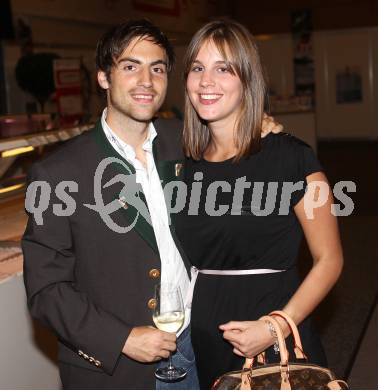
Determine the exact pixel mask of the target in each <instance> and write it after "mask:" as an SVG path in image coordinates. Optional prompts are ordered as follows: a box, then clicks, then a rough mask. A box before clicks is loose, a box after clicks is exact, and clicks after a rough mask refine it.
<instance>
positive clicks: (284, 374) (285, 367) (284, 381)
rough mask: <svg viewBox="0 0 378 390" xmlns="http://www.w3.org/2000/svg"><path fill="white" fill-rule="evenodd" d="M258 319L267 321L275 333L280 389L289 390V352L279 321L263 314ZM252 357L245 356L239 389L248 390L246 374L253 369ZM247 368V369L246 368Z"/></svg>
mask: <svg viewBox="0 0 378 390" xmlns="http://www.w3.org/2000/svg"><path fill="white" fill-rule="evenodd" d="M259 320H260V321H269V322H270V323H271V324H272V325H273V327H274V329H275V330H276V333H277V341H278V346H279V348H280V359H281V363H280V367H281V390H290V389H291V386H290V383H289V354H288V351H287V348H286V343H285V337H284V335H283V333H282V330H281V328H280V325H279V323H278V322H277V320H275V319H274V318H273V317H270V316H263V317H261V318H260V319H259ZM252 364H253V359H250V358H246V359H245V363H244V366H243V370H242V372H241V386H240V390H250V382H249V378H248V376H249V375H250V376H252V371H253V366H252ZM246 369H247V370H246Z"/></svg>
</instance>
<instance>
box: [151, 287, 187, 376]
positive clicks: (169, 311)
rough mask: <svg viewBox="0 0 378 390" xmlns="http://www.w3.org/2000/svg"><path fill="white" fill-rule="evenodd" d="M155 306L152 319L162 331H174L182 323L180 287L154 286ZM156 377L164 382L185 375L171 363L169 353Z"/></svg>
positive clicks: (182, 370) (182, 305) (182, 312)
mask: <svg viewBox="0 0 378 390" xmlns="http://www.w3.org/2000/svg"><path fill="white" fill-rule="evenodd" d="M155 299H156V306H155V309H154V313H153V317H152V318H153V320H154V323H155V325H156V327H157V328H158V329H160V330H163V331H164V332H171V333H176V332H178V331H179V330H180V328H181V327H182V326H183V324H184V317H185V312H184V304H183V300H182V296H181V291H180V288H179V287H177V286H175V285H172V284H169V283H167V284H158V285H157V286H155ZM155 376H156V378H158V379H160V380H162V381H164V382H174V381H177V380H179V379H182V378H184V377H185V376H186V371H185V370H184V369H183V368H181V367H175V366H174V365H173V364H172V354H169V362H168V366H166V367H161V368H159V369H157V370H156V372H155Z"/></svg>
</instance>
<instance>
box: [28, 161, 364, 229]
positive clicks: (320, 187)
mask: <svg viewBox="0 0 378 390" xmlns="http://www.w3.org/2000/svg"><path fill="white" fill-rule="evenodd" d="M112 164H115V165H120V166H121V167H122V168H123V171H124V172H125V173H119V174H117V175H116V176H114V177H113V178H112V179H111V180H109V181H108V182H106V183H103V176H104V173H105V171H106V169H108V168H109V166H110V165H112ZM203 180H204V176H203V173H202V172H196V173H195V174H194V180H193V183H191V185H190V188H188V186H187V184H186V183H185V182H183V181H179V180H176V181H170V182H168V183H166V184H165V185H164V187H163V191H164V197H165V201H166V202H165V203H166V208H167V213H168V220H169V222H170V217H171V215H172V214H176V213H180V212H181V211H182V210H183V209H184V208H185V206H186V205H187V211H188V214H189V215H198V213H199V209H200V202H201V199H203V200H204V201H203V204H204V210H205V213H206V214H207V215H209V216H212V217H220V216H223V215H226V214H229V215H245V214H248V215H254V216H257V217H266V216H269V215H272V213H273V212H276V214H278V215H280V216H284V215H288V214H289V213H290V210H291V207H292V201H293V199H295V195H296V193H298V191H302V192H303V191H305V195H304V209H305V213H306V217H307V218H308V219H314V212H315V210H316V209H318V208H320V207H322V206H324V205H325V204H327V202H328V201H329V199H330V196H331V195H333V199H334V200H335V202H338V203H334V202H332V203H331V204H330V207H331V210H330V211H331V213H332V214H333V215H335V216H349V215H351V214H352V212H353V210H354V202H353V200H352V198H351V197H350V196H349V195H348V193H353V192H356V190H357V188H356V184H355V183H354V182H353V181H339V182H337V183H336V184H335V185H334V187H333V189H332V191H331V190H330V187H329V186H328V185H327V184H326V183H325V182H323V181H312V182H310V183H309V184H308V185H307V184H306V183H305V182H304V181H298V182H283V183H279V182H274V181H271V182H249V181H247V179H246V177H245V176H244V177H240V178H238V179H237V180H235V183H234V184H233V185H231V184H230V183H229V182H227V181H214V182H212V183H210V184H209V185H208V186H207V188H206V189H205V188H204V186H203ZM117 183H121V184H122V190H121V191H120V192H119V197H118V198H117V199H114V200H112V201H111V202H110V203H108V204H105V203H104V198H103V190H104V189H106V188H109V187H111V186H113V185H115V184H117ZM79 190H80V188H79V184H78V183H76V182H74V181H62V182H60V183H59V184H58V185H57V186H56V187H55V188H52V187H51V185H50V184H49V183H48V182H46V181H34V182H32V183H31V184H30V185H29V186H28V188H27V192H26V200H25V208H26V210H27V211H28V212H29V213H30V214H31V216H32V217H33V218H34V219H35V222H36V223H37V225H43V223H44V219H43V215H44V213H45V212H46V211H47V210H48V209H49V207H52V212H53V214H54V215H56V216H58V217H69V216H72V215H73V214H74V213H75V211H76V208H77V204H76V201H75V199H74V198H73V197H72V196H71V195H70V193H71V194H72V193H77V192H79ZM246 190H250V191H251V193H252V196H251V200H250V202H248V204H247V205H246V204H245V203H244V200H243V199H244V195H245V191H246ZM53 191H54V194H55V196H56V198H57V199H58V200H59V201H60V203H54V204H51V195H52V192H53ZM141 193H142V186H141V184H140V183H138V182H137V180H136V175H135V174H134V173H132V172H131V171H130V169H129V167H128V166H127V164H126V163H125V162H124V161H123V160H121V159H117V158H114V157H108V158H105V159H104V160H102V161H101V162H100V164H99V165H98V167H97V169H96V172H95V175H94V180H93V198H94V203H93V204H83V206H84V207H87V208H88V209H90V210H92V211H93V212H95V213H98V215H99V216H100V217H101V219H102V220H103V222H104V223H105V224H106V226H107V227H108V228H109V229H111V230H112V231H114V232H116V233H120V234H122V233H127V232H129V231H130V230H131V229H133V227H134V226H135V224H136V223H137V221H138V218H143V219H144V220H145V221H146V222H147V223H149V224H150V225H151V224H152V223H151V217H150V213H149V211H148V207H147V205H146V203H145V202H144V201H143V200H142V197H141ZM222 193H230V194H231V195H232V202H231V204H228V205H227V204H221V203H220V201H219V198H220V195H221V194H222ZM173 200H174V201H173ZM328 203H329V202H328ZM277 205H278V206H277ZM130 206H132V207H133V208H134V209H135V210H136V213H135V216H134V217H133V219H132V221H130V224H129V225H127V226H119V225H118V224H117V223H116V222H115V221H114V219H113V218H112V215H113V214H114V213H115V212H117V211H118V210H119V209H121V208H122V207H124V208H128V207H130ZM277 207H278V212H277Z"/></svg>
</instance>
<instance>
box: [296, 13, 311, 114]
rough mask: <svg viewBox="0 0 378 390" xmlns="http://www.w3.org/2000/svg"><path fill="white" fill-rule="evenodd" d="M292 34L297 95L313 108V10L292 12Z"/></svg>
mask: <svg viewBox="0 0 378 390" xmlns="http://www.w3.org/2000/svg"><path fill="white" fill-rule="evenodd" d="M292 34H293V43H294V86H295V95H296V96H300V97H303V98H305V101H306V102H307V106H308V108H313V107H314V105H315V65H314V54H313V47H312V13H311V10H300V11H294V12H293V13H292Z"/></svg>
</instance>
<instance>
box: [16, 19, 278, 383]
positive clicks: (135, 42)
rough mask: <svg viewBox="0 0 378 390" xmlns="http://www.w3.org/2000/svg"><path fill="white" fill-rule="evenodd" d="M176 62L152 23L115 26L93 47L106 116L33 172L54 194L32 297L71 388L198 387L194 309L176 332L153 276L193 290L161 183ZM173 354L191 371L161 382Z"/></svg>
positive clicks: (37, 234)
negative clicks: (166, 326)
mask: <svg viewBox="0 0 378 390" xmlns="http://www.w3.org/2000/svg"><path fill="white" fill-rule="evenodd" d="M173 60H174V56H173V50H172V47H171V45H170V44H169V42H168V40H167V38H166V37H165V35H164V34H163V33H162V32H161V31H160V30H159V29H158V28H157V27H156V26H154V25H152V24H151V23H150V22H148V21H144V20H143V21H133V22H129V23H125V24H120V25H117V26H115V27H113V28H112V29H111V30H109V31H108V32H107V33H106V34H105V35H104V36H103V37H102V39H101V40H100V42H99V43H98V46H97V51H96V64H97V69H98V82H99V84H100V86H101V87H102V88H103V89H104V90H105V91H106V95H107V108H106V109H105V110H104V112H103V115H102V118H101V121H99V122H98V123H97V124H96V126H95V127H94V129H92V130H91V131H88V132H87V133H85V134H83V135H81V136H79V137H77V138H75V139H74V140H71V141H69V142H67V143H65V144H64V145H63V146H62V147H61V148H60V149H59V150H58V151H57V152H56V153H54V154H52V155H51V156H49V157H47V158H46V159H44V160H43V161H39V162H37V163H36V164H34V166H33V168H32V170H31V173H30V175H29V180H30V182H33V183H34V184H33V186H32V187H29V188H30V189H31V191H30V192H28V194H29V195H30V193H33V190H35V191H36V188H38V185H41V188H46V187H42V183H44V185H46V183H47V184H48V188H51V198H50V202H49V205H48V207H47V206H46V207H44V208H43V210H44V212H43V214H41V218H40V219H39V220H37V218H34V216H33V215H30V218H29V221H28V225H27V228H26V232H25V234H24V237H23V240H22V246H23V251H24V260H25V261H24V278H25V285H26V290H27V296H28V305H29V307H30V311H31V314H32V316H33V317H35V318H37V319H39V320H40V321H41V322H42V323H44V324H45V325H47V326H48V327H50V328H51V329H52V330H53V331H54V332H55V334H56V335H57V337H58V340H59V356H58V360H59V369H60V375H61V380H62V383H63V387H64V389H65V390H78V389H90V390H97V389H98V390H100V389H101V390H118V389H119V390H121V389H122V390H124V389H132V390H138V389H143V390H148V389H151V390H152V389H154V388H156V389H165V388H166V389H171V390H175V389H184V390H185V389H188V390H189V389H190V390H195V389H197V388H198V382H197V377H196V371H195V364H194V355H193V351H192V348H191V344H190V333H189V328H188V325H189V321H190V311H189V309H187V311H186V320H185V323H184V326H183V327H182V329H181V330H180V333H179V334H178V338H177V339H176V335H174V334H171V333H167V332H163V331H160V330H158V329H156V328H154V327H153V326H152V325H153V322H152V310H151V309H153V308H154V306H155V304H156V301H155V300H154V298H153V297H154V287H155V285H156V284H157V283H159V282H160V281H170V282H172V283H175V284H177V285H178V286H180V288H181V292H182V295H183V297H185V296H186V293H187V290H188V287H189V276H188V275H189V273H188V269H189V264H188V262H187V260H186V258H185V255H184V254H183V253H182V252H179V249H180V247H179V243H178V242H177V240H175V239H174V231H173V230H171V228H170V225H169V222H168V215H167V207H166V204H165V200H164V193H163V189H162V185H161V181H162V183H163V185H164V184H165V183H167V182H169V181H171V180H177V179H179V178H180V174H181V169H180V168H181V166H182V161H183V155H182V152H181V144H180V130H181V129H180V123H179V122H177V121H164V120H155V121H153V118H154V116H155V114H156V112H157V111H158V110H159V108H160V107H161V105H162V103H163V101H164V98H165V94H166V90H167V78H168V73H169V71H170V70H171V68H172V66H173ZM269 126H271V124H269V125H268V127H269ZM96 183H97V184H96ZM98 186H100V190H99V188H98ZM67 187H68V189H69V191H67V192H66V191H65V190H66V188H67ZM99 191H100V195H99ZM68 192H69V194H68ZM34 194H36V192H34ZM42 198H43V193H41V196H40V202H42ZM64 200H65V201H64ZM32 201H33V199H32ZM32 201H30V199H28V198H27V203H26V208H27V209H29V210H32V207H31V206H30V203H33V202H32ZM62 203H63V206H62ZM93 203H94V204H93ZM72 204H74V205H75V210H74V212H71V211H72V210H70V209H71V208H70V207H68V206H72ZM45 208H46V209H45ZM42 220H43V221H42ZM41 222H43V223H41ZM175 351H176V352H175ZM171 352H175V353H174V355H173V357H174V362H175V361H176V362H177V364H178V365H180V366H181V367H184V368H185V369H186V370H187V372H188V374H187V377H186V378H185V379H184V380H182V381H181V382H177V383H171V384H166V383H163V382H160V381H155V377H154V371H155V369H156V364H154V363H156V362H158V361H160V360H161V359H162V358H167V357H168V355H169V353H171Z"/></svg>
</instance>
